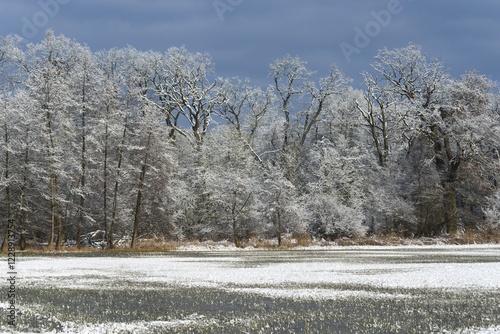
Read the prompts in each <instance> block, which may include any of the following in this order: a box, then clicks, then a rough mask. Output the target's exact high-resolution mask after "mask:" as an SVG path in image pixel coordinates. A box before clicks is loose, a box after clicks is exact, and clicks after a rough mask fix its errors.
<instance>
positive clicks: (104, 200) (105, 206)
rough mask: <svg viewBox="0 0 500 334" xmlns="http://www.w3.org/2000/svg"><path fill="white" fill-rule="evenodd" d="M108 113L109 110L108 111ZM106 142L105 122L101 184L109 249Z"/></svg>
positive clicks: (107, 132) (107, 130)
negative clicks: (102, 179) (102, 180)
mask: <svg viewBox="0 0 500 334" xmlns="http://www.w3.org/2000/svg"><path fill="white" fill-rule="evenodd" d="M108 111H109V110H108ZM108 140H109V127H108V122H107V120H106V127H105V130H104V182H103V211H104V217H103V220H104V222H103V224H104V235H105V238H106V245H107V247H108V248H109V239H110V237H109V229H108Z"/></svg>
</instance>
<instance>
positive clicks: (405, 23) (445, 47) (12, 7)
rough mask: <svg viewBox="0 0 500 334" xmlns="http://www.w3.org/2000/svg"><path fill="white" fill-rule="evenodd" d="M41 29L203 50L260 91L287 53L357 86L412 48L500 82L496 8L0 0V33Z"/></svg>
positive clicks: (282, 1)
mask: <svg viewBox="0 0 500 334" xmlns="http://www.w3.org/2000/svg"><path fill="white" fill-rule="evenodd" d="M47 28H52V29H53V30H54V31H55V32H56V33H63V34H64V35H66V36H67V37H70V38H72V39H75V40H77V41H78V42H80V43H84V44H87V45H88V46H90V47H91V48H92V49H93V50H100V49H109V48H113V47H124V46H126V45H132V46H134V47H136V48H138V49H142V50H149V49H153V50H157V51H164V50H166V49H167V48H168V47H171V46H182V45H184V46H186V47H187V49H188V50H190V51H192V52H194V51H203V52H208V53H209V54H210V55H211V56H212V58H213V59H214V62H215V65H216V72H217V75H219V76H224V77H232V76H240V77H242V78H243V77H249V78H250V79H252V80H253V81H254V82H255V83H257V84H260V85H263V84H264V85H265V84H266V83H267V82H268V80H269V79H268V78H267V73H268V66H269V64H270V63H271V62H272V61H273V60H275V59H277V58H280V57H282V56H284V55H285V54H290V55H292V56H299V57H301V58H302V59H303V60H305V61H307V62H308V64H309V68H310V69H311V70H315V71H317V72H318V73H319V75H322V76H323V75H326V74H327V71H328V69H329V67H330V66H331V65H332V64H336V65H337V66H338V67H339V68H340V69H341V70H342V71H343V72H344V73H346V74H347V75H348V76H350V77H352V78H354V79H355V84H354V85H358V84H359V78H360V76H359V73H360V71H362V70H369V69H370V63H372V61H373V56H374V55H375V53H376V52H377V50H379V49H381V48H383V47H388V48H396V47H403V46H406V45H408V43H410V42H412V43H415V44H419V45H421V46H422V49H423V51H424V53H426V54H427V55H428V56H430V57H437V58H441V59H442V60H443V61H444V62H445V65H446V66H447V67H449V68H451V69H452V74H453V75H455V76H459V75H461V74H462V73H464V72H466V71H469V70H474V69H475V70H478V71H479V72H480V73H482V74H484V75H487V76H488V77H490V78H491V79H492V80H495V81H500V1H499V0H476V1H472V0H0V35H3V36H5V35H9V34H18V35H21V36H24V37H25V38H26V39H27V40H29V41H33V42H37V41H39V40H40V39H41V38H42V37H43V32H44V31H45V29H47ZM360 31H361V32H362V33H361V34H364V36H361V34H360ZM367 33H368V34H367ZM342 47H343V49H344V51H343V50H342ZM346 50H347V51H346ZM346 55H347V56H346Z"/></svg>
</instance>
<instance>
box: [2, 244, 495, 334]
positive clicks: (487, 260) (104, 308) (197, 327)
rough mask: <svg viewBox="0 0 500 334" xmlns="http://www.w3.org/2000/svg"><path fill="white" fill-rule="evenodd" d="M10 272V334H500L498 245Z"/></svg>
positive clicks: (25, 264)
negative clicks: (13, 298) (14, 319)
mask: <svg viewBox="0 0 500 334" xmlns="http://www.w3.org/2000/svg"><path fill="white" fill-rule="evenodd" d="M17 270H18V277H17V289H18V296H19V297H18V301H17V302H18V304H19V306H20V311H21V312H22V314H20V315H19V316H18V322H19V324H18V327H17V329H16V331H11V332H14V333H16V332H19V333H24V332H36V331H42V332H54V333H57V332H62V333H126V332H130V333H221V332H226V333H296V332H297V333H315V332H321V333H329V332H331V333H344V332H346V333H355V332H358V333H359V332H367V333H368V332H369V333H426V332H427V333H436V332H437V333H500V246H498V245H475V246H418V247H409V246H400V247H338V248H336V247H332V248H317V249H300V250H290V251H272V250H236V249H227V248H224V249H218V250H204V249H189V248H188V249H185V250H183V251H177V252H172V253H162V254H148V255H144V254H142V255H139V254H120V255H115V256H109V255H108V256H101V255H91V256H89V255H75V254H71V253H68V254H63V255H56V256H53V257H47V256H22V257H19V259H18V263H17ZM3 306H4V307H5V305H3ZM0 325H1V326H2V328H4V330H7V333H8V332H9V331H8V330H9V327H8V325H6V323H5V321H4V319H3V320H2V321H0Z"/></svg>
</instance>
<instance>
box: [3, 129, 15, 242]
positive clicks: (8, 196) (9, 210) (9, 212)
mask: <svg viewBox="0 0 500 334" xmlns="http://www.w3.org/2000/svg"><path fill="white" fill-rule="evenodd" d="M4 129H5V164H4V169H5V173H4V176H5V182H6V183H7V186H6V187H5V196H6V199H7V224H6V226H5V235H4V239H3V242H2V248H1V251H2V252H5V251H6V250H7V246H8V243H9V227H10V226H12V224H13V217H12V198H11V194H10V181H9V131H8V130H9V129H8V127H7V121H6V122H5V123H4Z"/></svg>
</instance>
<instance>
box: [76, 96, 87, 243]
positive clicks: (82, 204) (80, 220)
mask: <svg viewBox="0 0 500 334" xmlns="http://www.w3.org/2000/svg"><path fill="white" fill-rule="evenodd" d="M83 94H84V97H83V103H85V91H84V93H83ZM84 109H85V107H84ZM85 145H86V133H85V110H83V111H82V155H81V168H82V174H81V176H80V203H79V207H78V232H77V236H76V238H77V240H76V245H77V247H78V248H80V247H81V244H80V238H81V235H82V229H83V223H84V220H85V216H84V215H85V212H84V209H85V195H84V194H83V192H84V191H85V172H86V168H87V162H86V160H85V159H86V154H87V152H86V146H85Z"/></svg>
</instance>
